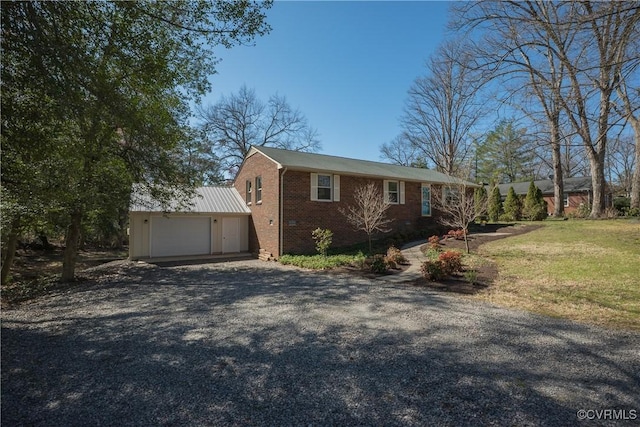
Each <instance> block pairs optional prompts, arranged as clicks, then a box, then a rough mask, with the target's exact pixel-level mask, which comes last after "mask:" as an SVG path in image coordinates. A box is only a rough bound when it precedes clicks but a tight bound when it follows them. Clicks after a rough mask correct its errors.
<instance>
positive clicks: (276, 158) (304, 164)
mask: <svg viewBox="0 0 640 427" xmlns="http://www.w3.org/2000/svg"><path fill="white" fill-rule="evenodd" d="M255 153H262V154H263V155H265V156H266V157H268V158H269V159H271V160H272V161H273V162H275V163H276V164H277V165H278V168H279V169H283V168H288V169H294V170H301V171H323V172H330V173H336V174H348V175H360V176H369V177H376V178H386V179H398V180H403V181H419V182H431V183H437V184H465V185H467V186H470V187H477V186H478V185H477V184H474V183H471V182H466V181H463V180H461V179H459V178H455V177H452V176H449V175H446V174H444V173H441V172H436V171H434V170H431V169H423V168H412V167H408V166H399V165H392V164H389V163H381V162H372V161H369V160H358V159H349V158H346V157H337V156H328V155H326V154H316V153H304V152H301V151H291V150H283V149H279V148H271V147H252V148H251V150H249V153H248V154H247V157H250V156H252V155H253V154H255Z"/></svg>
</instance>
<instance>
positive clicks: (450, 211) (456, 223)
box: [435, 183, 484, 253]
mask: <svg viewBox="0 0 640 427" xmlns="http://www.w3.org/2000/svg"><path fill="white" fill-rule="evenodd" d="M435 199H436V200H435V203H436V206H437V208H438V210H439V211H440V213H441V216H440V218H439V219H438V221H439V222H440V224H442V225H444V226H445V227H452V228H455V229H461V230H462V231H463V235H464V244H465V247H466V249H467V253H469V240H468V238H467V234H468V233H467V230H468V228H469V224H471V223H473V222H474V221H475V220H476V219H477V218H478V217H479V216H480V214H479V212H482V211H484V207H482V206H481V207H480V209H477V206H476V200H475V199H474V197H473V193H472V192H471V189H470V188H468V187H467V186H466V185H465V184H464V183H462V184H457V185H450V186H448V187H447V188H443V189H442V191H440V192H438V193H436V194H435Z"/></svg>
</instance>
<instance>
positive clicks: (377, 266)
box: [368, 254, 389, 274]
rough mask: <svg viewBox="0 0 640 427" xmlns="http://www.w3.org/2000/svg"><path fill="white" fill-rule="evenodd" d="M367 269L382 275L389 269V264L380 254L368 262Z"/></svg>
mask: <svg viewBox="0 0 640 427" xmlns="http://www.w3.org/2000/svg"><path fill="white" fill-rule="evenodd" d="M368 265H369V269H370V270H371V271H372V272H373V273H376V274H384V273H386V272H387V270H388V269H389V264H388V263H387V260H386V259H385V256H384V255H382V254H376V255H374V256H372V257H371V258H370V259H369V260H368Z"/></svg>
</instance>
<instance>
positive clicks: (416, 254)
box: [380, 240, 427, 283]
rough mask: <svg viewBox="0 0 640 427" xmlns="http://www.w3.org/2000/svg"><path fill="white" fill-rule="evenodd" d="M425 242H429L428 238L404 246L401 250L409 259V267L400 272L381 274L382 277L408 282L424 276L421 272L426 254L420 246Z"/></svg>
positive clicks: (387, 279) (386, 279)
mask: <svg viewBox="0 0 640 427" xmlns="http://www.w3.org/2000/svg"><path fill="white" fill-rule="evenodd" d="M425 243H427V240H417V241H415V242H410V243H407V244H406V245H404V246H402V247H401V248H400V251H402V255H404V257H405V258H406V259H407V260H408V261H409V263H410V264H409V267H408V268H407V269H406V270H403V271H402V272H400V273H399V274H394V275H389V276H380V279H382V280H384V281H385V282H390V283H406V282H413V281H414V280H416V279H420V278H421V277H422V274H421V273H420V265H421V264H422V263H423V262H424V260H425V259H426V257H425V256H424V254H423V253H422V252H421V251H420V247H421V246H422V245H424V244H425Z"/></svg>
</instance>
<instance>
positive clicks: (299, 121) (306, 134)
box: [200, 86, 320, 176]
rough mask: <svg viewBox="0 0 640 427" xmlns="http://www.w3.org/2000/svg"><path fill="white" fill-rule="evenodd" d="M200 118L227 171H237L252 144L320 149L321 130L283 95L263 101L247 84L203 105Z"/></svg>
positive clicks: (301, 149) (297, 148)
mask: <svg viewBox="0 0 640 427" xmlns="http://www.w3.org/2000/svg"><path fill="white" fill-rule="evenodd" d="M200 118H201V119H202V124H201V126H202V130H203V132H204V134H205V136H206V138H207V139H208V140H209V144H210V145H211V149H212V150H211V151H212V152H214V153H216V156H217V159H218V160H219V162H220V164H221V167H222V168H224V169H225V170H224V172H225V173H226V174H227V175H231V176H233V175H234V173H235V170H236V169H237V167H238V166H239V165H240V164H241V163H242V161H243V160H244V158H245V156H246V154H247V153H248V152H249V149H250V148H251V146H261V147H262V146H268V147H276V148H284V149H287V150H295V151H309V152H314V151H318V150H319V149H320V142H319V140H318V132H317V131H316V130H315V129H313V128H312V127H310V126H309V124H308V122H307V119H306V117H305V116H304V115H303V114H302V113H301V112H300V111H299V110H297V109H293V108H292V107H291V106H290V105H289V104H288V103H287V100H286V99H285V98H284V97H282V96H278V95H273V96H272V97H270V98H269V101H268V102H267V103H264V102H262V101H260V100H259V99H258V98H257V96H256V93H255V91H254V90H253V89H248V88H247V87H246V86H242V87H241V88H240V91H239V92H238V93H237V94H232V95H230V96H229V97H222V99H221V100H220V101H219V102H218V103H216V104H214V105H211V106H208V107H205V108H203V109H202V110H201V111H200Z"/></svg>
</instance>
